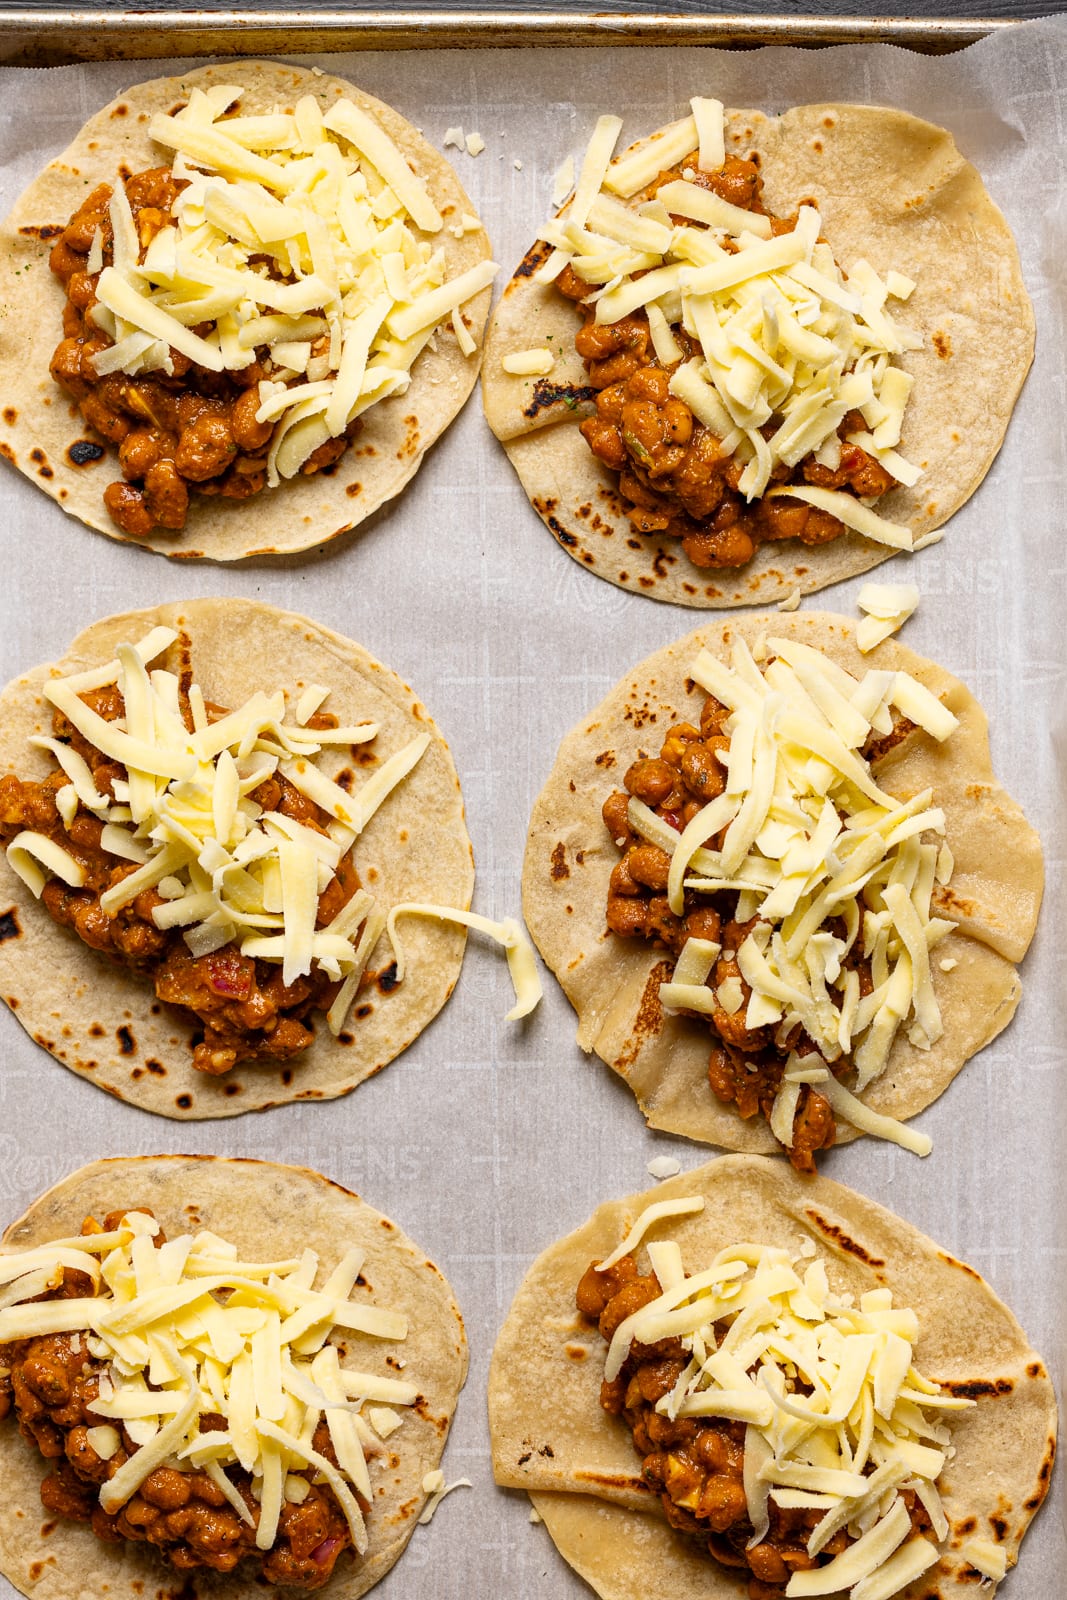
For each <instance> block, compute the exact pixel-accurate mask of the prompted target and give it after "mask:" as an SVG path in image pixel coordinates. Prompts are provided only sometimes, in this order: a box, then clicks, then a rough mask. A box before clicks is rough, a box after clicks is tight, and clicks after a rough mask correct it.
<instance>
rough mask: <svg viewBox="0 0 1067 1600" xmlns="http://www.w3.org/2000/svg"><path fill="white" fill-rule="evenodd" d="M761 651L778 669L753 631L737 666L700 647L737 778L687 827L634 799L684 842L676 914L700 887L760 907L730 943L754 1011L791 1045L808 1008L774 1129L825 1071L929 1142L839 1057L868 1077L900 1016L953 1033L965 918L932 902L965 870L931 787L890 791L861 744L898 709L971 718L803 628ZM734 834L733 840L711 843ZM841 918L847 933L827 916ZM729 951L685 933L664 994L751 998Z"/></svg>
mask: <svg viewBox="0 0 1067 1600" xmlns="http://www.w3.org/2000/svg"><path fill="white" fill-rule="evenodd" d="M757 650H758V654H759V655H760V657H761V659H762V660H763V661H764V670H763V671H761V670H760V667H759V666H758V665H757V663H756V660H755V659H754V658H753V655H752V653H751V652H750V651H749V649H748V647H747V645H746V644H745V643H744V641H743V640H740V639H739V640H738V641H737V642H736V643H735V644H734V646H733V648H732V651H731V656H730V665H729V666H727V665H725V664H724V663H723V662H721V661H718V660H717V659H716V658H715V657H714V656H712V655H711V654H710V652H708V651H707V650H702V651H701V652H700V654H699V656H698V657H697V659H696V660H695V661H694V662H693V664H692V665H691V667H690V668H689V672H688V676H689V677H690V678H691V679H692V680H693V681H694V682H695V683H696V684H698V685H699V686H700V687H701V688H702V689H705V690H706V691H707V692H708V693H709V694H711V695H713V696H714V697H715V698H716V699H717V700H719V701H720V702H721V703H722V704H723V705H725V706H727V707H728V708H729V711H730V716H729V717H728V719H727V720H726V722H725V724H724V727H723V731H724V733H727V734H728V735H729V738H730V748H729V752H728V754H727V757H726V787H725V791H724V792H723V794H721V795H720V796H718V798H717V799H714V800H712V801H710V802H709V803H708V804H706V805H704V806H703V807H702V808H701V810H700V811H699V812H698V813H697V814H696V816H695V817H694V818H693V819H692V821H691V822H690V823H689V824H688V825H687V826H686V827H685V828H684V829H683V831H682V832H681V833H680V834H679V833H678V832H676V831H675V829H673V828H672V827H671V826H670V825H669V823H667V822H666V821H665V820H664V819H663V818H662V817H659V816H657V814H656V813H655V812H654V811H652V810H651V809H650V808H649V807H648V806H646V805H645V804H644V802H643V801H640V800H638V799H636V798H631V800H630V802H629V806H628V808H627V815H628V819H629V823H630V826H631V828H632V829H633V830H634V832H635V833H637V834H639V835H641V837H643V838H645V839H647V840H649V841H650V842H651V843H653V844H656V845H658V846H659V847H660V848H661V849H662V850H665V851H666V852H667V853H668V854H669V855H670V857H671V865H670V872H669V877H668V885H667V896H668V900H669V903H670V907H671V910H672V911H673V912H674V913H675V914H676V915H679V916H680V915H682V914H683V913H684V910H685V891H686V890H691V891H696V892H697V893H701V894H707V895H714V894H717V893H720V892H722V891H725V890H731V891H736V892H737V893H738V901H737V912H736V919H737V921H738V922H747V921H748V920H749V919H750V918H752V917H756V916H758V917H759V919H760V920H759V922H758V923H757V924H756V926H755V927H754V928H753V929H752V931H751V932H750V933H749V934H748V935H747V936H746V937H745V939H744V940H743V942H742V944H741V946H740V948H739V949H738V950H737V951H736V952H733V954H734V955H735V956H736V960H737V964H738V966H739V968H740V971H741V975H742V977H743V978H744V980H745V982H746V983H747V984H748V985H749V987H750V989H751V996H750V998H749V1001H748V1005H747V1009H746V1011H745V1026H746V1028H749V1029H754V1028H761V1027H765V1026H770V1027H773V1028H774V1029H775V1031H776V1038H777V1041H778V1043H779V1047H780V1048H784V1047H785V1043H784V1042H785V1041H786V1040H787V1039H788V1037H789V1035H790V1034H791V1033H792V1032H793V1031H794V1030H795V1029H796V1027H797V1025H798V1024H799V1025H801V1026H802V1027H803V1028H804V1030H805V1032H806V1033H807V1034H808V1036H809V1038H810V1039H811V1040H812V1042H813V1043H814V1044H815V1045H816V1047H817V1050H818V1052H819V1054H818V1055H812V1054H809V1055H805V1056H798V1055H796V1054H795V1053H791V1054H790V1056H789V1059H788V1062H787V1065H786V1069H785V1072H784V1075H783V1079H782V1086H781V1089H780V1091H779V1093H778V1096H777V1098H776V1100H775V1104H774V1108H773V1111H772V1115H771V1119H770V1123H771V1129H772V1131H773V1133H774V1134H775V1136H776V1138H777V1139H778V1140H779V1141H780V1142H781V1143H782V1144H784V1145H787V1146H791V1145H792V1142H793V1118H794V1115H795V1113H796V1110H797V1105H798V1101H799V1097H800V1092H801V1088H802V1085H803V1084H805V1083H811V1084H815V1085H816V1086H817V1089H818V1092H819V1093H820V1094H821V1095H823V1096H824V1097H825V1098H826V1099H827V1100H829V1102H830V1104H831V1105H832V1107H833V1108H834V1110H835V1112H837V1113H839V1114H840V1115H842V1116H843V1117H844V1118H845V1119H846V1120H847V1121H849V1122H851V1123H853V1124H854V1125H855V1126H856V1127H858V1128H862V1129H864V1131H866V1132H871V1133H876V1134H879V1135H881V1136H882V1137H884V1138H889V1139H892V1140H894V1141H895V1142H896V1143H898V1144H902V1145H904V1146H905V1147H906V1148H907V1149H911V1150H914V1151H916V1153H918V1154H920V1155H925V1154H927V1153H928V1151H929V1149H930V1141H929V1139H928V1138H927V1137H926V1136H925V1135H921V1134H917V1133H914V1132H912V1131H911V1130H909V1129H907V1128H905V1127H903V1126H902V1125H901V1124H900V1123H898V1122H896V1121H894V1120H893V1119H891V1118H888V1117H882V1116H879V1115H878V1114H876V1113H875V1112H873V1111H871V1110H870V1108H869V1107H866V1106H864V1105H863V1103H862V1102H861V1101H860V1100H859V1099H857V1096H856V1094H854V1093H851V1092H850V1091H849V1090H848V1089H846V1088H845V1087H844V1085H843V1084H841V1083H839V1082H838V1080H837V1079H836V1078H835V1077H834V1076H833V1074H832V1073H831V1072H830V1071H829V1067H828V1065H827V1063H829V1062H834V1061H837V1060H839V1059H840V1058H841V1057H842V1056H851V1060H852V1065H853V1066H854V1068H855V1070H856V1075H857V1076H856V1091H857V1093H860V1092H862V1090H863V1089H865V1088H866V1086H867V1085H868V1084H869V1083H870V1082H871V1081H872V1079H874V1078H876V1077H877V1076H878V1074H879V1073H881V1072H882V1071H883V1069H884V1067H885V1065H886V1062H887V1059H888V1056H889V1051H890V1049H891V1047H892V1045H893V1041H894V1039H895V1038H896V1036H897V1034H898V1032H899V1030H900V1029H901V1028H902V1027H906V1029H907V1037H908V1039H909V1041H910V1042H911V1043H912V1044H913V1045H915V1046H916V1047H917V1048H918V1049H923V1050H925V1049H929V1047H930V1046H931V1045H932V1044H934V1043H935V1042H936V1040H937V1039H938V1038H940V1036H941V1032H942V1024H941V1013H940V1008H939V1006H938V1002H937V998H936V996H935V994H934V990H933V982H932V977H931V970H930V951H931V949H932V948H933V947H934V946H936V944H937V943H938V942H939V941H940V940H941V939H943V938H944V937H945V935H946V934H948V933H950V932H951V931H952V929H953V927H954V926H955V924H954V923H952V922H949V921H947V920H946V919H944V918H942V917H936V916H931V914H930V908H931V897H932V894H933V890H934V886H935V883H940V884H943V883H946V882H947V881H948V878H949V876H950V874H951V872H952V865H953V863H952V853H951V851H950V850H949V848H948V845H947V844H945V843H944V841H943V836H944V831H945V816H944V812H943V811H941V810H940V809H939V808H938V807H937V806H935V805H933V804H932V801H933V791H932V790H930V789H924V790H922V791H921V792H920V793H918V794H915V795H912V796H911V797H910V798H909V799H907V800H897V799H895V798H894V797H893V796H892V795H889V794H886V793H885V792H884V791H883V790H882V789H881V788H879V786H878V784H877V783H876V782H875V781H874V779H873V777H872V776H871V772H870V768H869V765H868V763H867V762H866V761H865V760H863V759H862V757H861V756H859V755H858V754H857V752H858V751H859V750H860V748H861V747H862V746H863V745H864V744H865V743H866V742H867V740H868V738H869V737H870V735H871V734H872V732H873V733H875V734H888V733H891V732H892V729H893V719H892V708H895V709H896V710H897V711H899V712H900V713H901V714H902V715H903V716H905V717H907V718H909V719H910V720H911V721H912V722H913V723H915V724H916V725H917V726H918V727H919V728H921V729H923V730H924V732H926V733H928V734H929V735H931V737H932V738H934V739H936V740H938V741H942V740H944V739H946V738H947V737H948V736H949V735H950V734H951V732H952V730H953V729H954V728H955V727H956V726H957V725H958V724H957V719H956V717H955V716H954V715H953V714H952V712H951V711H949V710H948V709H947V707H945V706H943V705H942V704H941V702H940V701H939V700H938V699H937V698H936V697H935V696H934V695H933V694H931V693H930V691H929V690H928V689H926V688H925V687H924V686H923V685H922V684H921V683H920V682H919V681H918V680H917V679H916V678H913V677H911V676H910V675H909V674H908V673H905V672H890V671H882V672H878V671H874V670H870V671H868V672H866V673H865V674H864V676H863V678H862V679H858V680H857V679H856V678H853V677H852V676H851V674H850V673H848V672H846V671H845V670H844V669H843V668H841V667H839V666H837V665H835V663H834V662H832V661H831V660H830V659H829V657H827V656H825V655H824V654H823V653H822V652H821V651H820V650H815V649H813V648H812V647H811V646H810V645H805V644H801V643H798V642H797V641H795V640H791V639H778V638H768V639H766V640H765V641H761V642H760V646H758V647H757ZM719 834H724V837H723V839H722V841H721V847H720V848H715V849H712V848H709V846H708V841H709V840H711V839H714V838H715V837H716V836H717V835H719ZM838 920H842V921H843V922H844V925H845V933H844V937H842V936H841V934H840V933H839V932H838V931H835V930H834V929H833V928H832V927H830V926H829V924H832V923H836V922H838ZM857 945H858V948H859V950H860V951H861V952H862V954H863V956H864V957H865V958H866V959H867V960H868V961H869V962H870V966H871V976H872V980H873V984H874V987H873V989H872V991H871V993H870V994H867V995H864V996H862V997H861V995H860V979H859V974H858V972H855V971H850V970H848V969H847V968H846V967H845V965H844V961H845V958H846V957H847V955H848V954H849V952H850V951H851V950H852V949H853V947H854V946H857ZM720 954H722V949H721V946H720V945H719V944H717V943H715V942H714V941H712V940H707V939H689V940H687V941H686V943H685V945H684V946H683V948H682V950H681V953H680V954H679V957H678V961H677V964H676V967H675V970H674V974H673V977H672V980H671V981H670V982H669V983H665V984H662V985H661V986H660V991H659V994H660V1000H661V1002H662V1003H663V1004H664V1005H665V1006H667V1007H669V1008H670V1007H673V1008H677V1009H682V1010H685V1011H693V1012H697V1013H701V1014H704V1015H711V1014H712V1013H713V1012H714V1010H715V1009H716V1006H721V1007H722V1009H723V1010H724V1011H727V1012H728V1013H730V1014H731V1015H734V1014H736V1013H737V1012H738V1011H739V1010H740V1009H741V1006H742V1004H743V992H742V987H741V984H740V982H739V981H738V980H737V979H736V978H733V979H729V978H727V979H726V980H725V981H723V982H722V983H720V984H719V985H718V987H717V988H713V987H711V986H710V985H709V982H708V979H709V974H711V973H712V970H713V968H714V966H715V963H716V961H717V959H718V957H719V956H720Z"/></svg>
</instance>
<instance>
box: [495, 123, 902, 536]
mask: <svg viewBox="0 0 1067 1600" xmlns="http://www.w3.org/2000/svg"><path fill="white" fill-rule="evenodd" d="M691 105H692V108H693V115H692V116H689V117H686V118H685V119H683V120H682V121H681V122H676V123H672V124H671V125H670V126H669V127H667V128H665V129H663V131H662V132H661V133H659V134H657V135H655V136H654V137H653V138H651V139H650V140H649V141H648V142H647V143H646V144H645V145H643V146H642V147H640V148H639V149H637V150H635V151H634V152H633V153H632V154H630V155H624V156H622V157H620V158H619V159H618V160H614V161H613V160H612V152H613V151H614V148H615V143H616V140H617V139H618V136H619V132H620V130H621V127H622V121H621V118H619V117H601V118H600V120H599V122H598V123H597V126H596V129H595V131H594V133H593V137H592V140H591V141H590V144H589V148H588V150H587V152H586V155H585V160H584V162H583V165H582V170H581V173H580V175H579V178H578V182H577V185H576V187H575V190H574V196H573V198H572V200H571V202H570V204H569V205H568V206H567V207H566V208H565V210H564V211H563V213H562V214H561V215H560V216H559V217H558V218H556V219H555V220H554V221H551V222H549V223H547V224H546V225H545V226H544V227H543V228H542V229H541V232H540V235H539V237H540V238H541V239H543V240H544V241H545V242H546V243H547V244H550V245H551V246H552V254H551V255H550V256H549V258H548V260H547V261H546V262H544V264H543V265H542V266H541V267H540V268H539V269H538V270H537V272H535V274H534V278H535V281H537V282H540V283H551V282H553V281H554V280H555V279H556V278H557V277H558V275H559V274H560V272H562V270H563V268H564V267H565V266H568V265H569V266H570V267H571V269H572V270H573V271H574V272H575V273H577V275H578V276H579V277H580V278H584V279H585V281H586V282H587V283H588V284H589V285H590V293H589V295H588V296H587V298H586V300H585V301H584V302H583V303H584V304H586V305H595V306H596V320H597V322H598V323H612V322H617V321H618V320H619V319H620V318H622V317H626V316H630V315H631V314H632V313H633V312H635V311H638V310H644V311H645V312H647V315H648V321H649V330H650V333H651V337H652V343H653V346H654V348H655V351H656V355H657V357H658V359H659V361H660V362H661V363H662V364H663V365H664V366H666V367H674V371H673V372H672V374H671V379H670V387H671V391H672V392H673V393H674V394H675V395H677V396H678V398H679V399H681V400H683V401H684V402H685V403H686V405H688V406H689V408H690V410H691V411H692V412H693V414H694V416H695V417H696V418H697V419H698V421H700V422H702V423H703V424H704V426H705V427H706V428H708V429H710V431H711V432H712V433H713V434H715V435H716V436H717V437H718V438H719V440H720V444H719V453H720V455H721V456H733V457H736V458H737V460H738V461H739V462H744V463H745V467H744V471H743V473H742V475H741V479H740V484H739V488H740V492H741V493H742V494H744V495H745V496H746V498H747V499H749V500H755V499H758V498H760V497H761V496H762V495H763V494H764V493H766V494H767V496H768V498H770V497H771V496H774V495H779V494H787V495H789V496H790V497H791V498H792V499H796V500H803V501H804V502H806V503H807V504H808V505H812V506H815V507H818V508H819V509H821V510H824V511H828V512H830V513H831V514H832V515H833V516H835V517H837V518H838V519H839V520H840V521H842V522H843V523H844V524H845V526H846V527H848V528H851V529H854V530H855V531H856V532H858V533H861V534H864V535H865V536H866V537H867V538H868V539H873V540H875V541H877V542H879V543H882V544H887V545H891V546H894V547H898V548H907V549H910V548H911V547H912V534H911V530H910V529H909V528H907V527H905V526H903V525H902V524H899V523H894V522H889V521H887V520H886V519H885V518H884V517H879V516H878V515H877V514H876V513H875V512H874V511H872V510H871V509H870V507H869V506H868V505H866V504H864V503H863V502H862V501H860V500H859V499H857V498H856V496H855V495H852V494H847V493H845V492H844V491H840V490H832V489H819V488H813V487H811V486H808V485H788V486H783V487H781V488H771V487H769V485H770V482H771V474H772V472H773V471H774V469H775V467H777V466H778V465H779V464H783V465H785V466H788V467H795V466H796V465H797V464H798V463H799V462H800V461H801V460H802V459H803V458H804V457H805V456H806V455H808V454H809V453H811V452H814V453H815V459H816V461H818V462H819V463H820V465H822V466H825V467H828V468H830V469H831V470H836V469H837V467H838V465H839V463H840V456H841V441H840V438H839V436H838V433H837V430H838V427H839V425H840V424H841V422H842V421H843V420H844V418H845V415H846V413H847V412H849V411H853V410H856V411H860V412H862V414H863V418H864V421H865V423H866V428H865V429H863V430H861V431H860V432H858V433H854V434H849V435H848V442H849V443H852V444H856V445H859V446H860V447H861V448H862V449H863V450H865V451H867V452H868V454H870V455H872V456H874V457H875V459H876V460H878V461H880V462H881V463H882V465H883V466H884V467H885V468H886V470H887V471H888V472H890V473H891V474H892V476H893V477H894V478H895V479H896V480H897V481H898V482H899V483H902V484H905V485H909V486H910V485H912V484H914V483H915V482H916V480H917V479H918V478H919V476H920V471H919V468H918V467H916V466H914V465H913V464H912V463H911V462H908V461H906V460H905V459H904V457H903V456H901V455H900V454H899V453H898V452H897V450H896V446H897V444H898V443H899V441H900V433H901V424H902V419H903V415H904V408H905V405H906V403H907V400H908V396H909V394H910V391H911V387H912V378H911V377H910V375H909V374H908V373H906V372H904V371H903V369H902V368H901V367H900V366H899V365H894V362H895V361H896V360H897V358H898V357H899V356H900V355H902V354H903V353H904V352H905V351H908V350H915V349H918V348H920V347H921V344H922V339H921V337H920V336H919V335H918V334H917V333H914V332H912V331H910V330H909V329H906V328H903V327H901V326H899V325H898V324H897V323H896V322H895V321H894V320H893V317H892V316H891V315H890V313H889V311H888V310H887V309H886V301H887V299H889V298H895V299H898V300H906V299H907V298H908V296H909V295H910V294H911V292H912V290H913V288H914V287H915V285H914V283H913V282H912V281H911V280H910V279H908V278H905V277H904V276H903V275H902V274H900V273H899V272H889V273H888V274H887V276H886V277H885V279H883V278H881V277H879V275H878V273H877V272H876V271H875V270H874V268H873V267H872V266H871V265H870V263H869V262H867V261H864V260H859V261H856V262H854V263H853V264H852V266H851V267H850V269H849V271H848V272H847V274H846V273H842V271H841V269H840V267H839V265H838V263H837V262H836V261H835V260H834V256H833V252H832V251H831V249H830V247H829V245H828V244H826V243H825V241H821V240H820V234H821V231H822V219H821V217H820V215H819V213H818V211H817V210H816V209H815V208H814V207H813V206H810V205H802V206H801V207H800V208H799V211H798V213H797V219H796V225H795V227H794V229H793V230H792V231H791V232H789V233H786V234H781V235H778V236H777V237H772V232H771V219H770V218H769V217H767V216H763V215H761V214H759V213H756V212H751V211H746V210H744V209H743V208H741V207H738V206H735V205H732V204H730V203H729V202H727V201H725V200H723V199H721V198H720V197H719V196H718V195H716V194H713V193H712V192H710V191H709V190H707V189H705V188H702V187H701V186H700V185H699V184H697V183H695V182H693V181H691V180H692V176H693V175H695V172H694V169H696V170H699V171H701V172H715V171H718V170H719V169H720V168H721V167H722V166H723V164H724V161H725V159H726V148H725V134H724V125H723V108H722V104H721V102H720V101H718V100H704V99H694V100H692V101H691ZM687 160H688V161H689V162H690V165H688V166H686V167H684V168H683V177H682V178H680V179H677V180H674V181H672V182H670V183H666V184H664V185H663V186H662V187H661V188H660V189H659V190H658V191H657V194H656V196H655V198H654V199H652V200H647V201H644V202H637V203H634V197H635V196H637V195H639V194H640V193H641V191H642V190H644V189H646V188H647V187H648V186H649V185H650V184H651V183H653V182H654V180H655V179H656V178H657V177H658V175H659V174H660V173H661V172H662V171H664V170H665V169H668V168H671V167H675V166H677V165H678V164H679V163H681V162H684V161H687ZM685 173H689V174H690V175H691V176H690V177H686V176H685V175H684V174H685ZM626 201H629V202H631V203H630V204H625V203H624V202H626ZM675 218H681V219H682V220H681V221H675V220H674V219H675ZM679 326H680V327H682V328H684V329H685V332H686V333H687V334H688V335H689V336H690V338H692V339H694V340H696V341H698V342H699V344H700V347H701V354H700V355H698V356H694V357H692V358H691V359H689V360H685V359H684V352H683V350H682V347H681V346H680V345H679V343H678V341H677V339H676V338H675V336H674V333H673V332H672V329H673V328H677V327H679ZM523 354H524V355H528V354H532V353H531V352H523ZM507 370H509V371H512V372H515V371H520V370H522V371H525V370H527V369H526V368H525V367H516V366H514V365H512V366H511V367H509V368H508V369H507ZM529 370H530V371H533V370H535V369H534V368H533V367H530V368H529ZM772 418H774V419H775V420H776V422H777V424H778V426H777V428H776V431H775V432H774V433H773V434H772V436H771V437H770V439H765V438H764V436H763V433H762V431H761V430H762V429H763V428H764V426H765V425H766V424H767V423H768V422H770V421H771V419H772Z"/></svg>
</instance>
